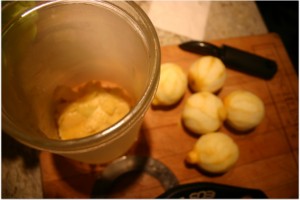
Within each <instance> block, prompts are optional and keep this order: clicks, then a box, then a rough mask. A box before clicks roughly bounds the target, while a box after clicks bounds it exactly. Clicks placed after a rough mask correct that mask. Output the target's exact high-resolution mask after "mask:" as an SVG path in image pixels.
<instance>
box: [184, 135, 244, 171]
mask: <svg viewBox="0 0 300 200" xmlns="http://www.w3.org/2000/svg"><path fill="white" fill-rule="evenodd" d="M238 157H239V148H238V146H237V144H236V143H235V142H234V141H233V139H232V138H231V137H229V136H228V135H226V134H224V133H221V132H214V133H209V134H206V135H203V136H201V137H200V138H199V139H198V140H197V142H196V143H195V145H194V148H193V149H192V150H191V151H190V152H189V153H188V156H187V159H186V161H187V162H188V163H190V164H196V165H198V166H199V167H200V168H201V169H203V170H205V171H207V172H210V173H224V172H227V171H228V170H229V169H230V168H231V167H232V166H233V165H234V164H235V163H236V161H237V160H238Z"/></svg>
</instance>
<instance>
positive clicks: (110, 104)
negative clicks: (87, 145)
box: [57, 83, 130, 140]
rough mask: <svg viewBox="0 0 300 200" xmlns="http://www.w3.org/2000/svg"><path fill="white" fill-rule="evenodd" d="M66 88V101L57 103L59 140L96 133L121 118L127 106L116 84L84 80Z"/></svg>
mask: <svg viewBox="0 0 300 200" xmlns="http://www.w3.org/2000/svg"><path fill="white" fill-rule="evenodd" d="M71 92H72V91H68V92H66V94H65V95H66V96H67V97H68V98H69V97H71V96H74V97H73V98H69V99H70V101H68V102H66V103H64V104H63V105H61V106H60V107H59V109H60V112H59V116H58V120H57V124H58V132H59V137H60V138H61V139H62V140H69V139H76V138H82V137H86V136H90V135H93V134H95V133H98V132H100V131H102V130H104V129H106V128H108V127H110V126H111V125H113V124H114V123H116V122H118V121H119V120H120V119H122V118H123V117H124V116H125V115H126V114H127V113H128V112H129V110H130V104H129V101H128V100H127V99H126V98H125V96H124V94H123V92H122V90H121V89H120V88H117V87H115V88H105V87H102V85H101V84H98V83H91V84H90V83H89V84H86V85H85V86H84V87H82V88H81V90H79V91H77V92H74V94H73V95H70V93H71Z"/></svg>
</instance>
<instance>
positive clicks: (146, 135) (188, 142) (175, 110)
mask: <svg viewBox="0 0 300 200" xmlns="http://www.w3.org/2000/svg"><path fill="white" fill-rule="evenodd" d="M211 43H213V44H216V45H222V44H226V45H229V46H232V47H236V48H239V49H242V50H245V51H248V52H252V53H254V54H257V55H261V56H263V57H266V58H270V59H273V60H275V61H276V62H277V65H278V72H277V74H276V75H275V76H274V78H273V79H271V80H268V81H266V80H263V79H259V78H256V77H251V76H248V75H246V74H242V73H240V72H236V71H233V70H230V69H227V74H228V77H227V80H226V82H225V85H224V87H223V88H222V90H221V91H220V92H219V93H218V94H217V95H218V96H219V97H221V98H223V97H224V96H225V95H226V94H228V93H229V92H231V91H233V90H235V89H246V90H249V91H251V92H253V93H254V94H256V95H258V96H259V97H260V98H261V99H262V100H263V102H264V104H265V108H266V115H265V118H264V120H263V121H262V123H261V124H260V125H259V126H258V127H257V128H256V129H254V130H252V131H251V132H248V133H245V134H241V133H238V132H235V131H234V130H232V129H230V128H229V127H228V126H226V124H224V125H223V126H222V127H221V129H220V131H222V132H224V133H226V134H228V135H229V136H230V137H232V138H233V139H234V140H235V142H236V143H237V144H238V146H239V149H240V157H239V159H238V162H237V163H236V165H235V167H234V168H233V169H231V170H230V171H229V172H227V173H225V174H222V175H218V176H209V175H206V174H204V173H202V172H201V171H200V170H198V169H197V168H196V167H193V166H190V165H187V164H186V163H185V161H184V160H185V157H186V155H187V153H188V152H189V151H190V150H191V148H192V147H193V145H194V143H195V142H196V140H197V139H198V137H199V136H197V135H194V134H192V133H190V132H188V131H187V130H186V129H185V128H184V127H183V125H182V122H181V112H182V109H183V105H184V102H185V101H186V98H187V97H188V96H189V95H191V92H190V90H188V91H187V92H186V94H185V96H184V98H183V99H182V100H181V101H180V103H178V104H177V105H175V106H173V107H171V108H167V109H158V108H152V107H151V108H150V109H149V111H148V112H147V114H146V116H145V120H144V123H143V126H142V129H141V134H140V139H139V141H138V143H137V144H136V145H135V147H134V148H133V150H132V152H134V154H137V155H146V156H151V157H153V158H155V159H157V160H159V161H161V162H162V163H164V164H165V165H166V166H168V168H169V169H171V170H172V171H173V173H174V174H175V175H176V177H177V178H178V180H179V183H180V184H185V183H193V182H214V183H222V184H227V185H232V186H240V187H247V188H256V189H260V190H262V191H264V192H265V194H266V195H267V196H268V197H270V198H298V176H299V175H298V77H297V76H296V73H295V71H294V69H293V66H292V64H291V61H290V59H289V57H288V55H287V52H286V50H285V48H284V45H283V43H282V42H281V40H280V38H279V37H278V36H277V35H276V34H266V35H259V36H251V37H241V38H232V39H224V40H218V41H211ZM198 58H200V56H199V55H196V54H192V53H188V52H184V51H182V50H180V49H179V48H178V47H177V46H165V47H162V63H165V62H174V63H176V64H178V65H180V66H182V68H183V69H184V70H185V72H187V70H188V68H189V67H190V65H191V64H192V63H193V62H194V61H195V60H197V59H198ZM40 166H41V173H42V183H43V192H44V197H45V198H89V197H90V193H91V190H92V187H93V184H94V182H95V179H96V176H97V175H99V174H101V171H102V170H103V167H102V166H97V165H87V164H84V163H79V162H76V161H72V160H69V159H66V158H63V157H61V156H58V155H54V154H51V153H48V152H42V153H41V154H40ZM163 191H164V189H163V188H162V186H161V185H160V183H159V182H158V181H157V180H155V179H154V178H153V177H151V176H149V175H147V174H130V175H128V176H127V177H126V176H124V177H123V178H122V179H120V180H119V181H118V183H116V184H115V185H114V187H113V188H112V192H111V195H110V197H111V198H112V197H121V198H154V197H156V196H158V195H159V194H161V193H162V192H163Z"/></svg>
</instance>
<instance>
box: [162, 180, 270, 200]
mask: <svg viewBox="0 0 300 200" xmlns="http://www.w3.org/2000/svg"><path fill="white" fill-rule="evenodd" d="M157 198H159V199H162V198H166V199H172V198H173V199H178V198H180V199H182V198H185V199H227V198H230V199H237V198H248V199H249V198H259V199H262V198H267V196H266V195H265V194H264V193H263V192H262V191H260V190H257V189H247V188H241V187H235V186H228V185H222V184H216V183H206V182H201V183H190V184H185V185H178V186H175V187H174V188H171V189H169V190H167V191H166V192H165V193H163V194H161V195H160V196H158V197H157Z"/></svg>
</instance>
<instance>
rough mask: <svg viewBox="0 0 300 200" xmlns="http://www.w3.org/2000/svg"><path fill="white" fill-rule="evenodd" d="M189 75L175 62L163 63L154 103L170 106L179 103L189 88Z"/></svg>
mask: <svg viewBox="0 0 300 200" xmlns="http://www.w3.org/2000/svg"><path fill="white" fill-rule="evenodd" d="M187 84H188V81H187V76H186V74H185V73H184V72H183V70H182V69H181V67H180V66H178V65H176V64H174V63H164V64H162V65H161V71H160V80H159V85H158V88H157V91H156V94H155V96H154V99H153V101H152V105H155V106H158V105H163V106H170V105H173V104H175V103H177V102H178V101H179V100H180V99H181V98H182V97H183V95H184V93H185V91H186V89H187Z"/></svg>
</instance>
